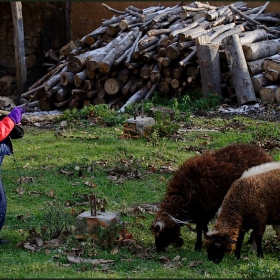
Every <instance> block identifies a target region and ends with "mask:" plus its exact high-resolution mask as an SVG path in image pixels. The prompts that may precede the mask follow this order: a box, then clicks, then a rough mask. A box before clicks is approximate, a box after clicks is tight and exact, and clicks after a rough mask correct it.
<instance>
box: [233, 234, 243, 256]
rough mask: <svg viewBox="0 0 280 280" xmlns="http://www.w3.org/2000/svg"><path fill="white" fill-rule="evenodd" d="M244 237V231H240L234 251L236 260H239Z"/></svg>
mask: <svg viewBox="0 0 280 280" xmlns="http://www.w3.org/2000/svg"><path fill="white" fill-rule="evenodd" d="M244 236H245V231H244V230H241V231H240V232H239V236H238V238H237V243H236V249H235V256H236V257H237V258H238V259H240V256H241V248H242V244H243V240H244Z"/></svg>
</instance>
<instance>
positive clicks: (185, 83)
mask: <svg viewBox="0 0 280 280" xmlns="http://www.w3.org/2000/svg"><path fill="white" fill-rule="evenodd" d="M102 5H103V6H104V7H105V8H106V9H107V10H108V11H111V12H113V13H114V16H113V17H112V18H111V19H109V20H104V21H103V22H102V24H101V26H100V27H99V28H97V29H96V30H94V31H93V32H91V33H90V34H87V35H86V36H84V37H83V38H82V39H80V40H77V41H71V42H70V43H69V44H67V45H66V46H63V47H62V48H61V50H60V53H59V54H57V55H55V54H53V53H52V52H49V53H50V54H51V55H52V56H51V55H49V58H50V59H51V61H52V65H51V66H50V69H49V71H48V73H47V74H46V75H45V76H44V77H42V78H41V79H40V80H38V81H37V82H36V83H35V84H34V85H32V86H31V87H30V88H29V89H28V91H27V92H25V93H23V94H22V96H21V97H22V100H21V103H22V104H23V105H22V106H24V105H25V104H27V102H29V103H28V104H30V103H31V102H30V101H32V102H34V101H38V104H39V107H40V109H41V110H53V109H64V108H82V107H83V106H87V105H89V104H94V105H96V104H108V105H109V106H110V107H112V108H118V109H119V110H120V111H124V108H125V107H126V106H127V105H128V104H130V103H132V102H139V101H140V100H141V99H149V98H150V97H151V96H152V94H153V93H154V92H155V91H157V92H158V93H159V94H160V95H161V96H162V97H166V98H173V97H177V96H179V95H183V94H186V93H188V92H191V91H192V90H193V89H197V88H200V89H202V92H203V95H204V96H207V95H208V94H209V93H215V94H219V95H222V96H223V97H224V98H226V97H230V98H232V99H234V98H236V95H237V96H238V95H240V96H242V98H237V101H238V103H240V104H241V103H243V102H244V103H245V102H247V101H252V100H254V99H255V97H254V94H255V93H257V94H259V93H260V91H261V90H260V89H259V90H258V91H257V90H255V84H256V83H255V82H253V77H254V76H256V75H258V74H260V73H261V72H263V71H264V70H260V67H262V65H263V63H262V61H260V59H264V58H265V57H271V56H273V55H275V54H277V53H278V52H279V50H280V41H279V37H280V29H279V27H278V25H279V19H278V17H277V16H276V15H275V14H269V15H267V14H264V11H265V8H266V7H267V5H268V3H266V4H265V5H264V6H260V7H256V8H253V9H248V8H247V7H246V3H244V2H235V3H233V4H231V5H228V6H221V7H216V6H212V5H209V4H206V3H205V4H204V3H200V2H194V3H191V4H189V5H185V6H184V5H182V3H180V4H177V5H175V6H173V7H165V6H161V5H159V6H153V7H149V8H146V9H142V10H140V9H138V8H136V7H133V6H129V7H127V8H126V9H125V11H118V10H115V9H112V8H111V7H109V6H107V5H106V4H102ZM261 15H262V16H261ZM231 37H232V38H234V42H235V45H236V46H237V45H238V47H237V49H238V50H239V53H240V52H241V53H242V52H243V53H242V54H240V55H239V58H238V59H240V57H242V60H243V62H242V64H243V66H242V69H241V70H242V71H246V73H245V74H246V75H247V74H248V75H249V79H248V78H247V77H246V82H245V83H244V85H243V88H242V90H240V87H238V86H240V83H239V82H238V81H232V77H238V78H239V79H240V78H241V79H242V77H239V75H237V72H238V69H236V67H234V68H235V69H234V70H235V75H234V73H232V71H233V69H232V67H231V65H232V57H230V56H231V54H230V53H231V51H230V50H229V47H228V45H227V44H230V45H231V44H232V40H229V38H231ZM268 46H269V47H268ZM240 50H241V51H240ZM207 59H208V61H207ZM209 61H210V62H211V63H210V64H209ZM244 61H245V62H244ZM257 61H258V64H254V65H253V62H257ZM244 64H245V66H246V67H245V66H244ZM246 64H247V65H246ZM236 65H237V66H238V63H236ZM256 65H258V67H259V68H258V67H257V66H256ZM211 67H212V68H211ZM254 67H255V68H254ZM256 68H258V69H257V70H256ZM209 69H210V71H209ZM244 69H245V70H244ZM275 71H276V72H277V71H278V70H276V69H273V68H271V67H269V71H268V70H267V71H266V74H263V75H262V77H263V81H262V82H261V83H262V85H263V86H265V85H266V86H268V83H265V82H264V80H265V79H268V76H271V77H272V76H273V77H274V78H276V77H277V78H278V76H279V71H278V72H277V73H278V76H277V75H276V74H275V73H274V72H275ZM247 72H248V73H247ZM248 75H247V76H248ZM250 77H252V82H251V81H250ZM254 78H256V77H254ZM248 83H249V84H250V83H252V85H251V84H250V85H249V86H250V87H249V89H250V91H249V96H247V97H246V98H244V96H243V95H244V93H245V94H246V88H245V87H246V85H247V84H248ZM252 87H254V90H255V92H252V91H251V88H252Z"/></svg>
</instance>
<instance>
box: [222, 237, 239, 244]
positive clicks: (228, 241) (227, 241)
mask: <svg viewBox="0 0 280 280" xmlns="http://www.w3.org/2000/svg"><path fill="white" fill-rule="evenodd" d="M224 241H225V242H226V243H230V244H233V243H236V242H237V241H235V240H233V239H231V238H230V237H229V236H228V235H226V236H225V238H224Z"/></svg>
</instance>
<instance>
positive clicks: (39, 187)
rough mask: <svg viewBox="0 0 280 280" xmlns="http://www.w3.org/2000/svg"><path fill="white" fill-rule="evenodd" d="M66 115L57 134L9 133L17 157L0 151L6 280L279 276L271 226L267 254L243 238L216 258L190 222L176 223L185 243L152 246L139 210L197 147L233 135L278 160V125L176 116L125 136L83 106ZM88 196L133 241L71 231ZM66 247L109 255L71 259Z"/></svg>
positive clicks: (1, 253)
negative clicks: (104, 240) (16, 136)
mask: <svg viewBox="0 0 280 280" xmlns="http://www.w3.org/2000/svg"><path fill="white" fill-rule="evenodd" d="M202 105H203V104H202ZM202 105H201V106H202ZM203 106H206V105H205V104H204V105H203ZM206 107H207V106H206ZM103 109H104V108H103ZM180 111H181V109H180ZM71 114H73V112H67V113H66V115H65V118H66V119H67V121H68V122H69V121H72V123H71V125H68V126H67V127H66V128H65V129H64V130H63V131H59V133H58V123H57V124H55V125H54V127H53V128H49V129H43V128H36V127H25V136H24V138H22V139H20V140H14V141H13V144H14V155H15V159H16V161H14V159H13V157H12V156H10V157H8V156H7V157H5V161H4V163H3V165H2V180H3V183H4V186H5V189H6V192H7V197H8V211H7V219H6V223H5V227H4V228H3V230H2V232H1V237H4V238H7V239H9V240H10V242H11V243H10V244H8V245H2V246H1V250H0V258H1V276H2V277H3V278H177V279H178V278H264V277H273V278H278V277H280V269H279V256H278V255H279V253H278V248H279V247H278V242H279V241H278V239H277V238H276V237H275V236H274V231H273V230H272V229H271V228H270V227H268V229H267V231H266V233H265V237H264V244H266V246H264V255H265V257H264V259H258V258H257V257H256V254H255V253H252V252H251V251H250V246H249V245H244V247H243V249H242V258H241V259H240V260H236V259H235V258H234V256H232V255H230V256H226V257H225V258H224V260H223V262H222V263H220V264H218V265H216V264H213V263H211V262H209V261H208V259H207V254H206V252H205V250H202V251H201V252H196V251H194V250H193V248H194V244H195V238H196V237H195V234H194V233H193V232H191V231H189V230H187V228H183V229H182V234H183V238H184V245H183V247H182V248H173V247H172V246H170V247H169V249H168V251H167V252H166V253H162V254H158V253H156V251H155V248H154V240H153V237H152V236H151V233H150V231H149V226H150V224H151V223H152V221H153V218H154V212H153V211H148V210H146V211H141V209H143V205H147V204H148V205H154V204H157V203H158V202H159V201H160V200H161V198H162V197H163V195H164V193H165V189H166V186H167V184H168V180H169V179H170V178H171V176H172V174H173V171H174V170H175V169H176V168H177V167H178V166H179V165H180V164H181V163H182V162H183V161H185V160H186V159H187V158H189V157H191V156H194V155H195V154H197V153H199V152H203V151H205V150H212V149H218V148H222V147H224V146H226V145H228V144H230V143H234V142H246V143H250V142H252V143H256V142H258V143H262V144H263V145H264V146H265V147H267V149H268V151H269V152H270V153H271V154H272V155H273V157H274V159H275V160H279V159H280V152H279V149H278V145H279V139H280V138H279V128H278V127H279V124H278V123H273V122H266V121H260V120H251V119H249V118H245V117H229V118H227V119H222V118H213V119H207V118H203V117H193V116H190V117H189V118H188V121H187V122H186V121H185V120H177V121H176V122H177V123H176V124H177V125H178V127H177V128H176V130H174V131H172V133H171V132H170V133H167V134H164V135H159V134H158V135H155V136H154V137H155V138H156V139H146V138H141V139H138V140H124V139H121V137H120V136H121V135H122V132H123V124H120V123H118V122H117V123H114V122H112V121H110V125H107V124H108V123H107V122H99V123H96V122H95V123H92V120H90V119H88V118H87V116H88V114H89V111H87V112H84V115H83V112H80V114H81V116H80V119H83V121H82V122H81V121H80V122H78V121H77V120H76V121H75V123H73V120H74V119H75V118H74V116H73V115H71ZM76 114H77V112H76ZM95 114H96V115H95ZM102 114H103V117H104V115H106V114H109V113H108V112H107V113H106V110H104V111H102V110H101V109H100V111H99V112H98V113H93V115H92V117H93V119H94V120H98V117H99V115H102ZM107 117H108V120H111V118H110V117H109V116H108V115H107ZM158 123H160V121H159V120H158ZM161 123H162V124H163V125H164V122H161ZM164 129H166V128H164ZM161 131H163V129H161ZM154 140H156V141H154ZM271 143H274V144H273V145H272V144H271ZM268 144H270V145H268ZM252 156H253V155H252ZM229 172H230V171H229ZM20 177H21V178H22V183H21V184H19V178H20ZM90 194H95V195H96V197H97V198H100V199H103V200H104V201H105V202H106V206H105V208H106V211H117V212H119V213H120V214H121V220H122V222H123V226H124V227H125V229H126V230H127V232H128V233H130V234H132V237H133V240H134V243H131V244H128V245H126V246H124V245H120V244H119V245H117V244H113V246H112V247H110V248H106V247H105V248H101V247H100V246H99V245H98V244H95V243H94V242H93V241H92V240H91V239H86V240H78V239H77V238H76V237H75V234H74V227H75V218H76V216H77V215H78V213H80V212H82V211H89V210H90V206H89V203H88V199H87V198H88V196H89V195H90ZM141 207H142V208H141ZM135 209H138V211H135ZM45 227H46V228H45ZM210 227H211V225H210ZM66 231H67V236H66ZM34 232H35V233H36V234H37V237H38V238H39V239H38V240H39V241H40V238H41V240H42V242H43V244H41V246H38V244H37V245H36V244H35V245H36V246H35V247H34V248H35V249H34V250H31V249H30V248H28V247H27V246H26V245H25V246H24V244H23V243H27V242H30V244H31V243H32V242H31V239H30V238H31V235H32V234H33V237H34V236H36V234H35V235H34ZM61 234H65V236H64V240H63V242H61V243H60V244H59V245H58V246H57V247H54V248H52V247H51V246H46V242H47V241H51V240H52V239H56V238H61ZM248 237H249V234H248V235H247V236H246V237H245V240H247V238H248ZM33 241H34V239H33ZM39 241H38V242H39ZM31 245H32V244H31ZM33 245H34V244H33ZM69 255H72V256H75V257H80V258H82V259H83V260H87V259H91V260H111V261H113V262H112V263H107V264H102V263H97V264H92V263H90V262H84V263H83V262H80V263H76V264H74V263H71V262H70V261H69V259H68V256H69ZM164 258H165V261H164Z"/></svg>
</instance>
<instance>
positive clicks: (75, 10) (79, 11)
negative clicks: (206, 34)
mask: <svg viewBox="0 0 280 280" xmlns="http://www.w3.org/2000/svg"><path fill="white" fill-rule="evenodd" d="M193 2H194V1H191V2H184V4H183V5H187V4H190V3H193ZM200 2H202V3H204V2H206V1H200ZM234 2H235V1H230V2H229V1H220V2H210V4H211V5H214V6H223V5H224V6H225V5H229V4H232V3H234ZM102 3H105V4H107V5H108V6H110V7H111V8H114V9H116V10H120V11H124V9H125V8H126V7H128V6H134V7H137V8H140V9H144V8H148V7H152V6H159V5H163V6H165V7H173V6H175V5H176V4H178V3H179V1H178V2H175V1H173V2H171V1H169V2H168V1H161V2H160V1H154V0H153V1H141V2H140V1H138V2H137V1H115V2H111V1H108V2H106V1H105V2H103V1H102V2H101V1H93V2H71V23H70V24H71V35H70V36H71V39H73V40H75V39H81V38H82V37H83V36H84V35H86V34H88V33H90V32H92V31H93V30H95V29H96V28H98V27H99V26H101V24H102V19H110V18H111V17H112V16H113V15H116V14H115V13H113V12H111V11H108V10H107V9H106V8H105V7H103V6H102ZM245 3H247V7H252V8H253V7H258V6H263V5H264V4H265V3H266V2H265V1H263V2H251V1H245ZM266 11H268V12H276V13H280V2H278V1H277V2H270V4H269V5H268V7H267V10H266Z"/></svg>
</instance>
